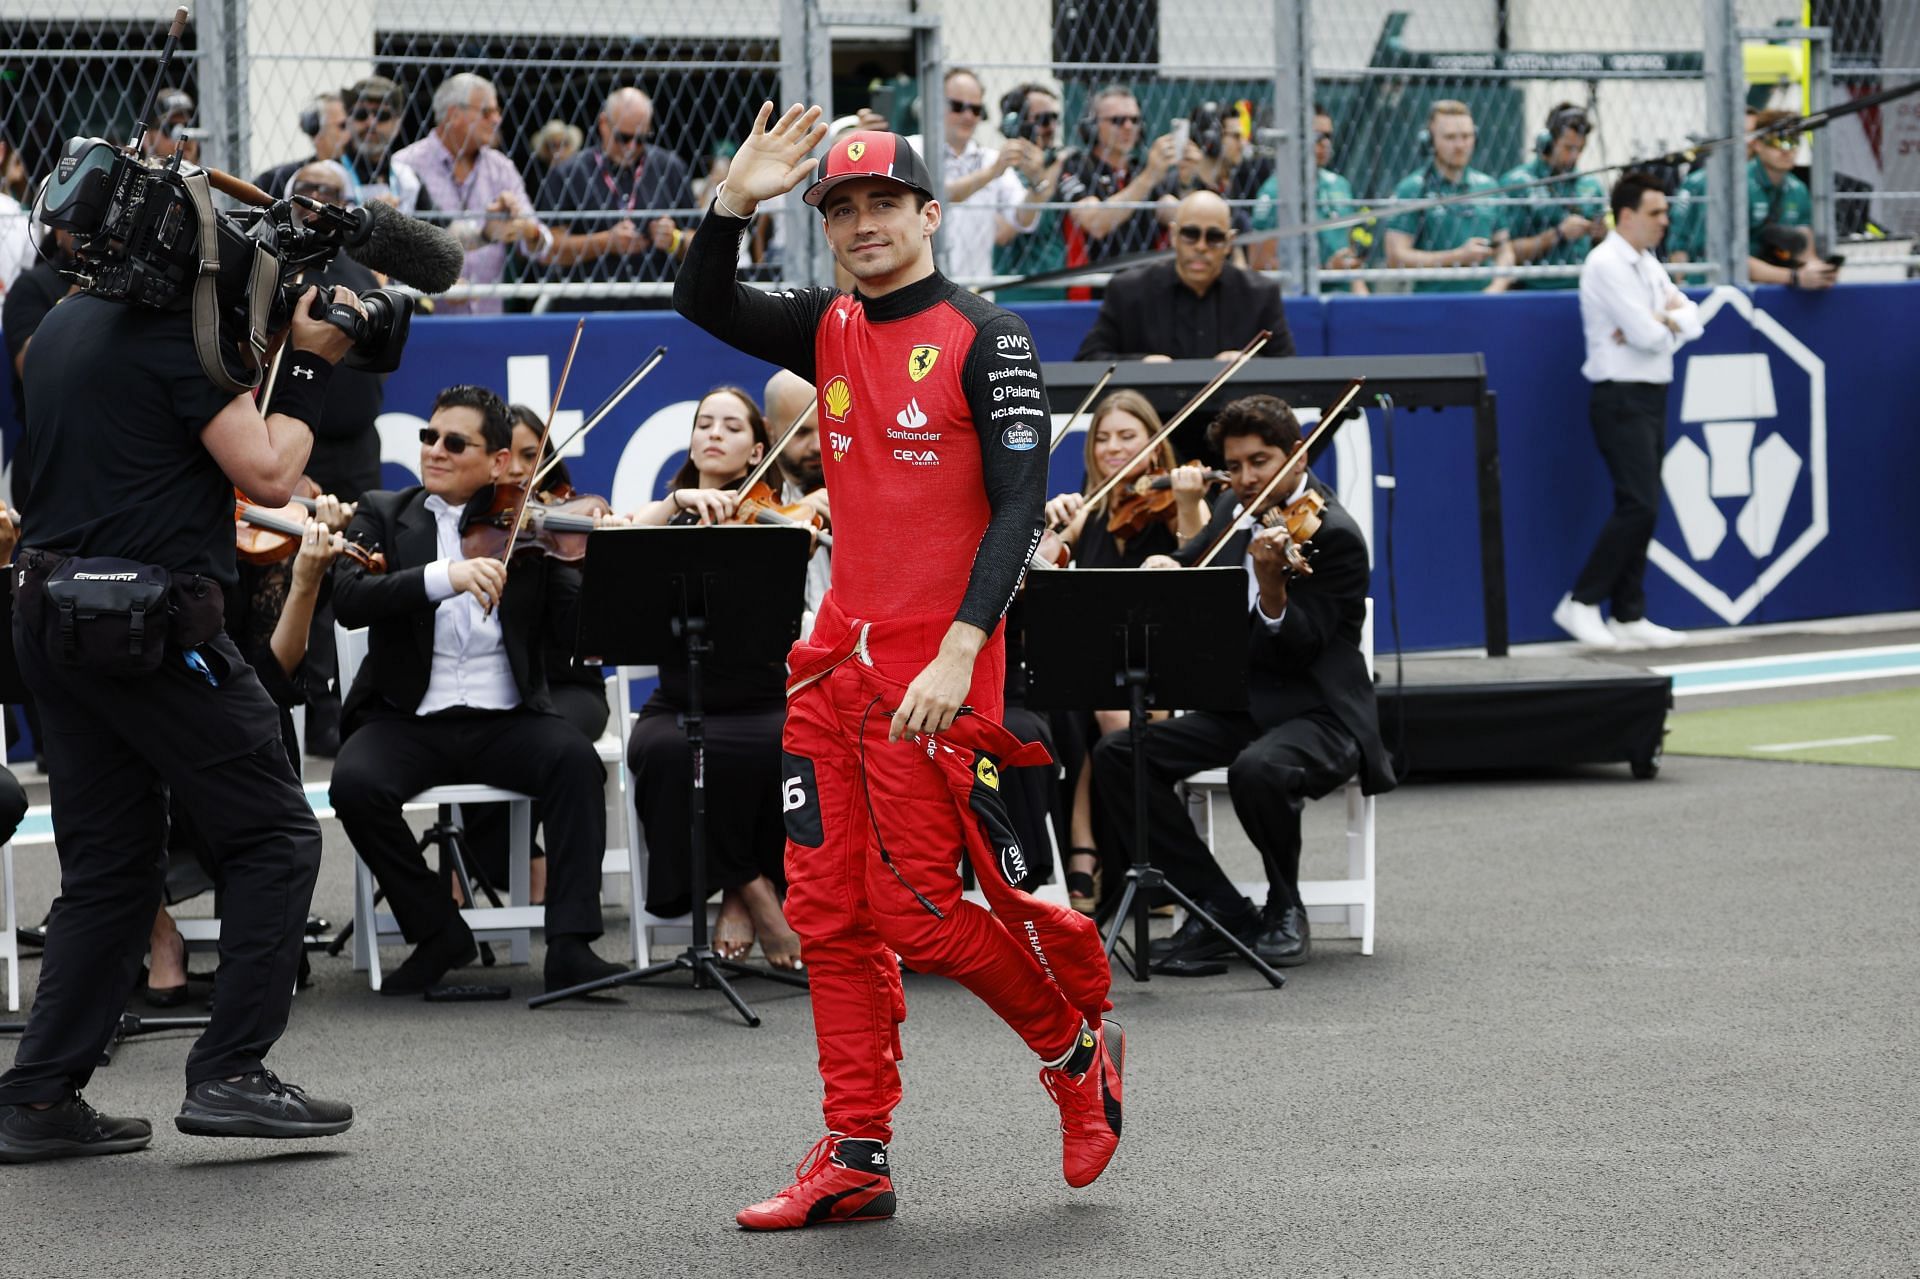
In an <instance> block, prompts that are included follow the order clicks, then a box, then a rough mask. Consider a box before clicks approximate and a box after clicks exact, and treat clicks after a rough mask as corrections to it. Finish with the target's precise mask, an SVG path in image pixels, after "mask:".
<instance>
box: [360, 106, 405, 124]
mask: <svg viewBox="0 0 1920 1279" xmlns="http://www.w3.org/2000/svg"><path fill="white" fill-rule="evenodd" d="M353 118H354V120H355V121H356V122H358V123H360V124H365V123H366V122H367V121H369V120H378V121H379V122H380V123H381V124H391V123H393V121H395V120H398V119H399V118H400V113H399V112H397V111H395V110H394V109H393V108H392V107H355V108H354V109H353Z"/></svg>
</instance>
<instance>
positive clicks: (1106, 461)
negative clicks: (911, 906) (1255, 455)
mask: <svg viewBox="0 0 1920 1279" xmlns="http://www.w3.org/2000/svg"><path fill="white" fill-rule="evenodd" d="M1159 433H1160V415H1159V414H1158V413H1157V412H1155V411H1154V407H1153V405H1152V404H1151V403H1149V402H1148V400H1147V397H1146V396H1144V395H1142V394H1140V393H1139V392H1138V391H1115V392H1114V393H1113V394H1111V395H1109V396H1107V397H1106V398H1105V399H1103V400H1101V401H1100V403H1099V404H1098V405H1097V406H1095V408H1094V410H1093V416H1092V418H1090V419H1089V424H1088V427H1087V441H1086V476H1087V478H1086V483H1085V484H1084V485H1083V486H1082V488H1081V491H1080V492H1078V493H1062V494H1060V495H1058V496H1057V497H1055V498H1054V499H1053V500H1052V501H1050V502H1048V503H1047V526H1048V527H1049V528H1058V529H1060V530H1061V532H1060V533H1059V534H1058V536H1059V538H1060V540H1061V542H1062V543H1064V544H1065V546H1066V547H1067V549H1068V550H1069V551H1070V552H1071V554H1072V558H1073V562H1074V563H1075V564H1077V565H1078V566H1079V567H1081V568H1138V567H1140V565H1141V564H1142V563H1144V562H1145V561H1146V560H1147V559H1148V557H1150V556H1153V555H1168V554H1171V553H1172V552H1174V551H1175V550H1177V549H1178V548H1179V546H1180V543H1181V542H1182V541H1184V540H1186V539H1187V538H1191V537H1194V536H1196V535H1197V534H1198V533H1199V532H1200V530H1201V529H1203V528H1205V527H1206V524H1207V519H1208V513H1209V512H1208V507H1207V488H1208V486H1209V484H1211V483H1212V482H1213V475H1212V474H1211V473H1209V472H1208V471H1207V469H1206V468H1204V467H1201V466H1197V465H1195V466H1175V465H1174V455H1173V445H1171V444H1169V443H1167V442H1166V441H1164V440H1163V441H1161V443H1160V444H1159V446H1158V447H1157V448H1156V449H1154V450H1153V451H1152V452H1151V453H1146V452H1144V450H1145V449H1146V446H1147V444H1148V442H1149V441H1150V440H1152V438H1153V437H1154V436H1155V435H1157V434H1159ZM1123 467H1124V468H1126V478H1125V479H1124V480H1123V481H1122V482H1121V484H1120V486H1119V487H1118V488H1117V489H1115V490H1114V491H1113V492H1111V493H1109V494H1107V495H1105V496H1103V497H1101V498H1100V499H1099V500H1098V501H1095V502H1089V501H1088V500H1087V499H1088V497H1089V496H1090V495H1091V494H1092V493H1093V492H1094V490H1095V489H1097V488H1099V487H1100V486H1101V485H1103V484H1105V483H1106V481H1107V480H1108V478H1109V477H1110V476H1112V475H1113V474H1114V473H1115V472H1116V471H1119V470H1120V469H1121V468H1123ZM1136 486H1144V491H1142V489H1141V488H1138V487H1136ZM1126 726H1127V713H1126V712H1125V711H1112V710H1108V711H1091V712H1081V713H1077V714H1076V713H1066V712H1062V713H1060V714H1058V715H1056V716H1055V723H1054V726H1053V729H1054V740H1055V741H1056V742H1057V743H1058V744H1059V747H1060V753H1061V758H1062V762H1063V763H1064V764H1065V766H1066V770H1067V782H1068V788H1069V790H1070V792H1071V794H1072V796H1073V799H1072V815H1071V817H1070V819H1069V829H1070V837H1069V840H1068V843H1069V848H1068V852H1067V867H1066V879H1067V898H1068V901H1069V903H1070V904H1071V905H1072V906H1073V908H1074V909H1075V910H1077V911H1080V912H1082V913H1083V914H1088V915H1091V914H1093V913H1094V910H1095V908H1096V907H1097V906H1098V904H1099V901H1100V896H1101V889H1102V888H1103V887H1104V886H1105V879H1106V876H1105V874H1104V873H1103V869H1102V865H1101V858H1100V850H1099V847H1098V844H1097V842H1096V840H1095V837H1094V829H1093V812H1092V802H1091V798H1090V795H1089V786H1090V777H1089V772H1090V770H1089V769H1088V768H1087V756H1088V753H1089V751H1090V749H1091V744H1092V743H1093V742H1096V741H1098V740H1099V739H1100V738H1102V737H1105V736H1106V735H1107V734H1109V733H1115V732H1119V731H1120V730H1121V729H1124V728H1125V727H1126Z"/></svg>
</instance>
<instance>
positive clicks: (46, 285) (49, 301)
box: [0, 262, 67, 426]
mask: <svg viewBox="0 0 1920 1279" xmlns="http://www.w3.org/2000/svg"><path fill="white" fill-rule="evenodd" d="M66 295H67V278H66V277H65V276H63V275H61V274H60V272H59V271H57V270H55V269H54V266H53V263H51V262H36V263H34V264H33V266H31V267H29V268H28V269H26V270H25V271H22V272H21V273H20V278H19V279H17V280H15V281H14V282H13V287H12V288H9V289H8V290H7V303H6V309H5V310H4V311H0V331H4V332H5V333H6V335H7V371H8V372H10V373H12V374H13V415H14V417H15V419H16V420H18V421H19V423H20V424H21V425H22V426H25V425H26V423H27V383H26V379H25V378H23V377H21V376H20V374H19V371H18V370H16V369H14V367H13V362H14V361H15V360H16V359H18V358H19V356H20V348H21V347H23V346H25V345H26V344H27V340H28V339H29V338H31V337H32V336H33V335H34V334H35V333H36V332H37V331H39V328H40V325H41V323H42V322H43V321H44V320H45V319H46V318H47V312H49V311H51V310H53V304H54V303H55V302H58V301H59V300H60V299H61V298H63V297H65V296H66Z"/></svg>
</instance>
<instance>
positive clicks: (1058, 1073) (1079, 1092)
mask: <svg viewBox="0 0 1920 1279" xmlns="http://www.w3.org/2000/svg"><path fill="white" fill-rule="evenodd" d="M1126 1057H1127V1038H1126V1032H1125V1031H1123V1030H1121V1029H1120V1023H1119V1022H1117V1021H1106V1020H1103V1021H1102V1022H1101V1023H1100V1029H1099V1030H1093V1029H1090V1028H1089V1027H1088V1026H1087V1024H1086V1023H1085V1022H1082V1023H1081V1024H1080V1035H1079V1037H1078V1038H1077V1039H1076V1040H1075V1041H1074V1045H1073V1049H1072V1050H1071V1051H1070V1052H1068V1054H1067V1055H1066V1057H1065V1058H1064V1059H1063V1060H1062V1061H1061V1062H1060V1063H1059V1064H1058V1065H1050V1066H1047V1067H1044V1068H1043V1069H1042V1070H1041V1071H1040V1082H1041V1083H1042V1084H1044V1085H1046V1089H1047V1092H1048V1094H1049V1095H1051V1096H1052V1097H1053V1100H1054V1104H1055V1105H1057V1106H1059V1107H1060V1134H1061V1140H1060V1146H1061V1150H1060V1168H1061V1171H1062V1172H1064V1173H1066V1176H1067V1184H1068V1185H1069V1186H1090V1185H1092V1184H1093V1182H1094V1179H1095V1178H1097V1177H1099V1175H1100V1174H1101V1173H1103V1172H1105V1171H1106V1169H1107V1164H1108V1162H1109V1161H1110V1160H1112V1158H1113V1152H1114V1150H1115V1149H1117V1148H1118V1147H1119V1145H1120V1071H1121V1069H1122V1067H1123V1066H1124V1065H1125V1063H1126Z"/></svg>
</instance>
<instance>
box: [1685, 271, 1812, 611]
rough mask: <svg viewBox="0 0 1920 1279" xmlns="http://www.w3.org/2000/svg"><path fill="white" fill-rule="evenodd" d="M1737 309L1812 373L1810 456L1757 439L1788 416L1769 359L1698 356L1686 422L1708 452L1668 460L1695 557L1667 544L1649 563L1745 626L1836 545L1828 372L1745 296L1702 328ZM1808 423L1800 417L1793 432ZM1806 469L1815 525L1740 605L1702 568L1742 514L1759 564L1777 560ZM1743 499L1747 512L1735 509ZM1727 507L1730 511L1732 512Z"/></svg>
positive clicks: (1721, 301) (1720, 298) (1744, 536)
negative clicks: (1822, 548) (1823, 547)
mask: <svg viewBox="0 0 1920 1279" xmlns="http://www.w3.org/2000/svg"><path fill="white" fill-rule="evenodd" d="M1728 306H1731V307H1732V308H1733V309H1734V310H1735V311H1737V312H1739V313H1740V317H1741V318H1742V319H1744V320H1745V321H1746V322H1747V324H1748V325H1749V326H1750V327H1751V328H1752V329H1753V331H1754V332H1755V333H1757V334H1759V335H1760V336H1761V337H1763V338H1765V339H1766V340H1767V341H1769V342H1771V343H1772V344H1773V345H1774V346H1775V347H1776V348H1777V349H1778V350H1779V351H1780V353H1781V354H1782V355H1784V356H1786V357H1787V358H1788V359H1789V360H1792V361H1793V362H1794V363H1795V364H1797V365H1799V366H1800V367H1801V368H1802V369H1804V370H1806V374H1807V381H1808V383H1809V389H1810V391H1811V402H1810V403H1809V404H1808V406H1807V418H1806V420H1807V427H1808V431H1807V452H1808V456H1807V457H1805V458H1802V457H1801V456H1800V454H1799V453H1798V452H1797V451H1796V450H1795V449H1794V447H1793V445H1791V444H1790V443H1788V442H1787V440H1786V439H1785V438H1784V437H1783V436H1782V435H1781V434H1780V433H1779V432H1778V431H1773V432H1770V433H1769V434H1768V435H1767V437H1766V439H1765V441H1764V442H1762V443H1761V444H1759V445H1758V446H1756V445H1755V444H1754V438H1755V436H1756V435H1758V434H1759V433H1760V432H1761V430H1762V429H1763V428H1764V426H1765V423H1766V421H1767V419H1770V418H1777V417H1779V416H1780V411H1779V405H1778V404H1777V403H1776V401H1775V398H1774V387H1773V373H1772V369H1771V368H1770V366H1769V364H1768V357H1767V356H1766V355H1765V354H1764V353H1760V354H1747V355H1696V356H1694V357H1692V358H1691V359H1689V360H1688V361H1687V367H1686V375H1685V376H1686V386H1685V390H1684V392H1683V393H1682V396H1681V402H1680V420H1681V422H1683V423H1698V424H1699V429H1700V434H1701V436H1702V438H1704V439H1705V440H1706V448H1705V449H1702V448H1701V447H1700V444H1699V443H1698V442H1697V441H1696V440H1695V439H1694V437H1693V436H1692V435H1691V434H1689V435H1683V436H1681V437H1680V439H1679V440H1678V441H1677V442H1676V443H1675V444H1674V446H1673V447H1672V448H1671V449H1669V450H1668V451H1667V456H1666V460H1665V461H1664V462H1663V463H1662V464H1661V467H1660V480H1661V486H1662V487H1663V488H1664V489H1665V490H1666V493H1667V501H1668V502H1669V503H1670V504H1671V505H1672V506H1673V513H1674V517H1675V519H1676V521H1677V522H1678V523H1679V525H1680V537H1681V541H1682V542H1683V543H1685V546H1686V555H1685V557H1682V556H1681V555H1679V554H1677V553H1675V552H1674V551H1673V550H1672V549H1670V548H1669V547H1667V546H1666V545H1664V544H1663V543H1661V542H1660V541H1658V540H1657V539H1656V540H1655V541H1654V542H1653V544H1652V545H1650V546H1649V547H1648V548H1647V558H1648V559H1649V560H1651V561H1652V562H1653V563H1654V564H1656V565H1658V566H1659V568H1660V569H1661V570H1662V571H1663V572H1665V573H1666V575H1667V576H1668V577H1671V578H1672V579H1673V580H1674V581H1676V582H1678V583H1679V584H1680V585H1681V586H1682V587H1684V588H1686V590H1687V591H1688V593H1689V594H1691V595H1692V596H1693V597H1694V598H1695V599H1697V600H1699V601H1700V602H1701V603H1702V604H1705V605H1706V606H1707V607H1708V608H1710V609H1712V610H1713V611H1714V612H1715V613H1717V614H1719V615H1720V616H1721V617H1722V618H1724V619H1726V621H1727V622H1728V623H1730V624H1734V625H1737V624H1738V623H1740V622H1741V621H1742V620H1743V619H1745V618H1746V616H1747V615H1748V614H1750V613H1752V612H1753V610H1754V608H1755V607H1757V606H1758V605H1759V603H1760V601H1761V600H1763V599H1765V598H1766V597H1767V596H1768V594H1769V593H1771V592H1772V590H1773V588H1774V587H1776V586H1778V585H1779V584H1780V582H1781V580H1782V579H1784V578H1785V577H1786V575H1787V574H1789V573H1791V572H1792V571H1793V570H1794V569H1795V568H1797V567H1798V566H1799V564H1800V562H1801V561H1802V560H1804V559H1806V558H1807V555H1808V554H1809V553H1810V552H1811V551H1812V550H1813V548H1814V547H1816V546H1818V545H1820V543H1821V542H1822V541H1824V540H1825V539H1826V536H1827V365H1826V362H1825V361H1824V360H1822V359H1821V358H1820V357H1819V356H1817V355H1815V354H1814V353H1813V352H1812V351H1810V350H1808V349H1807V347H1806V344H1805V343H1803V342H1801V341H1800V339H1798V338H1796V337H1794V336H1793V334H1791V333H1789V332H1787V330H1786V329H1785V328H1784V327H1782V325H1781V324H1780V322H1779V321H1778V320H1776V319H1774V318H1773V317H1772V316H1770V315H1768V314H1767V313H1766V312H1764V311H1756V310H1754V307H1753V300H1752V299H1751V298H1749V297H1748V296H1747V295H1746V294H1745V293H1742V292H1741V291H1740V290H1738V289H1734V288H1728V287H1724V286H1723V287H1721V288H1718V289H1715V290H1714V291H1713V292H1712V293H1711V294H1710V295H1708V297H1707V300H1706V301H1704V302H1702V303H1701V304H1700V320H1701V323H1702V324H1709V323H1711V322H1712V321H1713V317H1714V316H1715V315H1717V314H1719V312H1720V310H1721V308H1723V307H1728ZM1798 416H1799V415H1798V414H1797V413H1795V412H1793V411H1792V406H1789V412H1788V414H1787V416H1786V420H1787V421H1788V422H1792V421H1794V419H1795V418H1797V417H1798ZM1803 469H1805V470H1806V471H1807V472H1808V479H1809V481H1810V483H1811V485H1812V490H1813V493H1812V496H1813V519H1812V521H1811V522H1810V523H1809V524H1808V525H1807V527H1806V528H1804V529H1802V530H1800V531H1799V532H1798V533H1797V534H1795V535H1794V536H1793V538H1792V540H1791V541H1789V542H1788V543H1787V546H1786V549H1785V550H1782V551H1780V552H1779V554H1778V555H1777V556H1776V557H1775V558H1774V559H1773V560H1772V562H1771V563H1765V566H1764V567H1763V568H1762V569H1761V571H1760V574H1759V576H1758V577H1756V578H1755V579H1754V581H1753V583H1752V584H1751V585H1749V586H1748V587H1747V588H1746V589H1745V590H1743V591H1741V592H1740V593H1739V594H1738V595H1734V594H1732V593H1731V592H1730V591H1729V590H1727V589H1724V588H1722V587H1721V586H1718V585H1716V584H1715V583H1713V582H1710V581H1708V580H1707V579H1706V577H1705V576H1704V575H1703V574H1702V572H1701V571H1700V569H1699V568H1697V567H1695V566H1696V565H1704V564H1706V563H1707V562H1708V561H1710V560H1712V559H1713V557H1714V555H1715V554H1716V553H1717V552H1718V551H1719V549H1720V547H1721V545H1722V543H1723V542H1725V540H1726V536H1727V529H1728V519H1727V512H1728V511H1729V510H1733V511H1734V515H1733V520H1732V527H1733V532H1734V535H1735V536H1737V537H1738V538H1739V539H1740V541H1741V543H1742V544H1743V545H1744V546H1745V547H1746V548H1747V551H1748V552H1749V553H1750V554H1751V555H1752V556H1753V558H1754V559H1755V560H1756V561H1762V562H1765V561H1766V560H1767V557H1768V556H1770V555H1773V554H1774V551H1775V548H1776V547H1777V546H1778V545H1779V542H1780V538H1781V536H1782V534H1783V533H1784V532H1785V530H1784V529H1783V527H1782V525H1783V524H1784V522H1785V519H1786V514H1787V508H1788V506H1789V505H1790V504H1791V502H1792V500H1793V494H1794V489H1795V488H1796V486H1797V485H1798V484H1799V482H1800V472H1801V471H1802V470H1803ZM1733 499H1738V500H1739V505H1738V507H1737V509H1735V508H1734V507H1733V506H1732V503H1731V500H1733ZM1723 503H1727V505H1725V506H1723V505H1722V504H1723Z"/></svg>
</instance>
